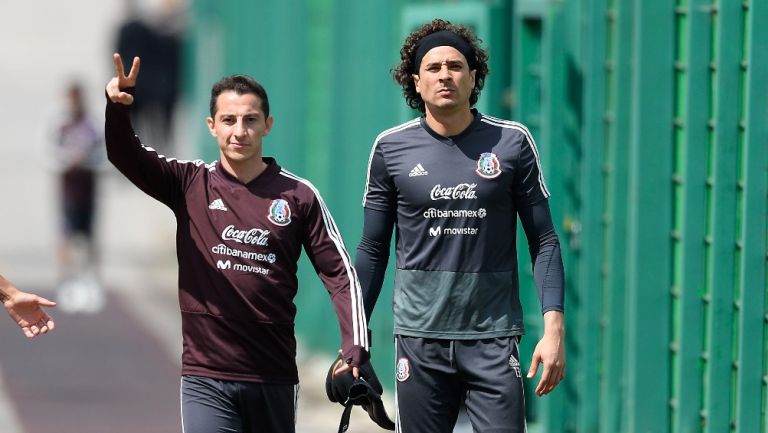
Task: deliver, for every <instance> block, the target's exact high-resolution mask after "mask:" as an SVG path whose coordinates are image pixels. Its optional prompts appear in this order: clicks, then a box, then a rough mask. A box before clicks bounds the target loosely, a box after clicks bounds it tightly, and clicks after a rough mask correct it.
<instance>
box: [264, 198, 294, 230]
mask: <svg viewBox="0 0 768 433" xmlns="http://www.w3.org/2000/svg"><path fill="white" fill-rule="evenodd" d="M267 218H268V219H269V221H270V222H272V224H275V225H278V226H287V225H288V224H290V223H291V208H290V207H288V202H287V201H285V200H283V199H281V198H279V199H277V200H272V204H271V205H269V215H268V216H267Z"/></svg>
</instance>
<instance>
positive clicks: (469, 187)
mask: <svg viewBox="0 0 768 433" xmlns="http://www.w3.org/2000/svg"><path fill="white" fill-rule="evenodd" d="M476 186H477V184H476V183H460V184H458V185H456V186H447V187H443V186H442V185H440V184H439V183H438V184H437V185H435V186H434V188H432V192H431V193H430V195H429V196H430V198H432V200H475V199H476V198H477V194H476V193H475V187H476Z"/></svg>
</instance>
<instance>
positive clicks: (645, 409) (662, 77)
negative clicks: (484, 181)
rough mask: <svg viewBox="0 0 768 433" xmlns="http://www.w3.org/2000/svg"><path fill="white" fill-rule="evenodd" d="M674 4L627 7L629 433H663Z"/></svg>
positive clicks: (666, 377)
mask: <svg viewBox="0 0 768 433" xmlns="http://www.w3.org/2000/svg"><path fill="white" fill-rule="evenodd" d="M673 13H674V2H673V1H671V0H664V1H653V2H649V1H641V0H637V1H636V3H635V16H634V18H635V32H634V48H635V50H634V52H635V57H634V65H633V69H634V70H635V71H636V75H635V76H634V78H633V80H632V99H633V101H632V138H631V140H630V162H629V163H630V180H629V191H630V194H629V207H630V209H629V257H628V264H627V268H628V280H629V281H628V282H629V284H628V293H627V319H628V322H627V337H628V338H627V343H628V347H627V368H628V372H627V376H628V381H627V386H628V387H627V401H626V405H627V412H628V413H627V422H628V429H627V431H628V432H630V433H646V432H658V431H667V430H668V428H669V405H668V400H667V397H668V392H669V388H670V385H669V381H670V377H669V376H670V375H669V346H668V344H669V340H668V337H669V335H670V281H671V278H670V274H671V269H670V262H671V260H670V259H671V242H670V234H671V220H672V217H671V216H672V209H671V202H672V183H671V177H672V150H673V149H672V135H673V131H672V118H673V113H672V104H671V103H670V102H671V101H670V97H671V95H672V94H673V92H672V90H673V82H672V81H673V80H672V78H673V46H674V45H673V43H672V41H673V40H674V38H673V31H674V14H673Z"/></svg>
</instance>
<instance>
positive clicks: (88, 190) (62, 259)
mask: <svg viewBox="0 0 768 433" xmlns="http://www.w3.org/2000/svg"><path fill="white" fill-rule="evenodd" d="M84 99H85V98H84V94H83V89H82V86H81V85H80V83H78V82H72V83H71V84H70V85H69V86H68V87H67V88H66V105H65V108H64V112H63V114H62V115H61V117H62V118H61V120H59V121H58V123H57V125H56V129H55V131H54V134H53V135H54V137H53V140H54V147H55V148H54V154H55V155H56V157H57V158H56V159H57V162H58V165H59V169H60V173H59V201H60V203H59V206H60V209H61V237H60V241H59V248H58V262H59V285H58V287H57V291H58V294H57V299H58V301H59V303H60V304H61V309H62V310H63V311H66V312H88V313H94V312H98V311H100V310H101V308H102V307H103V303H104V295H103V293H102V289H101V284H100V282H99V260H98V258H99V255H98V251H97V249H98V248H97V242H96V239H95V236H94V230H93V227H94V220H95V217H96V209H97V195H98V194H97V193H98V191H97V186H98V172H97V169H98V167H99V165H101V163H102V162H103V159H104V156H103V155H104V153H103V149H102V134H101V131H100V130H98V129H97V128H96V126H95V124H94V123H93V121H92V119H91V118H90V117H89V115H88V113H87V111H86V107H85V100H84Z"/></svg>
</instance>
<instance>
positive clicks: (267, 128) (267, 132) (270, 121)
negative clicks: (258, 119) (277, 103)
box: [263, 116, 275, 137]
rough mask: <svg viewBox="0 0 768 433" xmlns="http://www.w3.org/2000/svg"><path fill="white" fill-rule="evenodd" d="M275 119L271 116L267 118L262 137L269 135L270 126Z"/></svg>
mask: <svg viewBox="0 0 768 433" xmlns="http://www.w3.org/2000/svg"><path fill="white" fill-rule="evenodd" d="M274 121H275V119H274V118H273V117H272V116H269V117H267V122H266V123H267V127H266V129H264V135H263V137H266V136H267V135H269V133H270V131H272V124H273V123H274Z"/></svg>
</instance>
